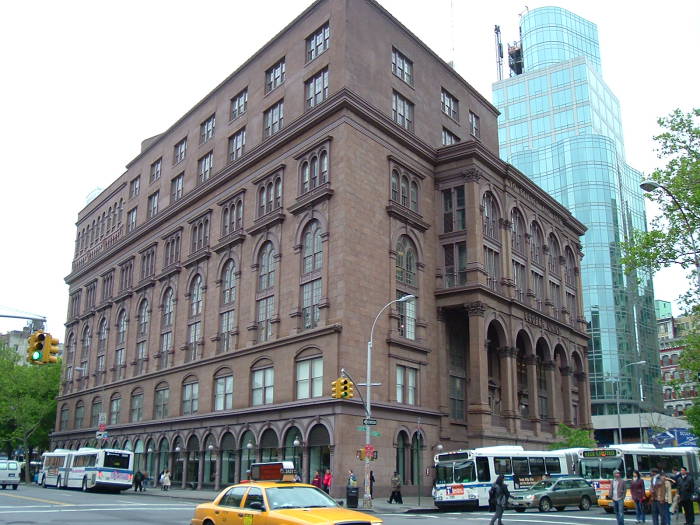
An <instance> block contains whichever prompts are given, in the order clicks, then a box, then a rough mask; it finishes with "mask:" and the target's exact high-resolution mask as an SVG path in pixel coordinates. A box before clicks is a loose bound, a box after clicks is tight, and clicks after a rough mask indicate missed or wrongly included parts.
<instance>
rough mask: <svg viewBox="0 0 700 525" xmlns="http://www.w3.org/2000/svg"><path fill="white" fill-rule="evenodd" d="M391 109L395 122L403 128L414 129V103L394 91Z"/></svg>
mask: <svg viewBox="0 0 700 525" xmlns="http://www.w3.org/2000/svg"><path fill="white" fill-rule="evenodd" d="M391 109H392V118H393V119H394V122H396V123H397V124H398V125H399V126H401V127H402V128H405V129H407V130H409V131H413V103H412V102H410V101H408V99H406V98H404V97H403V96H402V95H401V94H399V93H397V92H396V91H394V95H393V97H392V106H391Z"/></svg>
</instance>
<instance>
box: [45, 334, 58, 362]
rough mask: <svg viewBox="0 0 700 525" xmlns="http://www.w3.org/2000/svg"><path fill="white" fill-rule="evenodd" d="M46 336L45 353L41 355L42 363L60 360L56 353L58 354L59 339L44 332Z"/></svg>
mask: <svg viewBox="0 0 700 525" xmlns="http://www.w3.org/2000/svg"><path fill="white" fill-rule="evenodd" d="M42 335H43V336H44V349H43V355H42V356H41V362H42V363H55V362H56V361H58V358H57V357H56V354H58V350H59V349H58V339H56V338H55V337H51V334H48V333H46V334H42Z"/></svg>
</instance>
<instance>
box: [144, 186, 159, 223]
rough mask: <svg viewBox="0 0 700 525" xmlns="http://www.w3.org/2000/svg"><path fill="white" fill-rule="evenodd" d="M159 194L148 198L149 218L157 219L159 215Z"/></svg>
mask: <svg viewBox="0 0 700 525" xmlns="http://www.w3.org/2000/svg"><path fill="white" fill-rule="evenodd" d="M158 193H159V192H155V193H152V194H151V195H149V196H148V211H147V214H148V218H149V219H150V218H151V217H155V216H156V214H157V213H158Z"/></svg>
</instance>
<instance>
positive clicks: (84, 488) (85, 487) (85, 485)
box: [82, 478, 88, 492]
mask: <svg viewBox="0 0 700 525" xmlns="http://www.w3.org/2000/svg"><path fill="white" fill-rule="evenodd" d="M82 490H83V492H87V491H88V486H87V478H83V487H82Z"/></svg>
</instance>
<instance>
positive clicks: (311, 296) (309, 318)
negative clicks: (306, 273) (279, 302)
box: [301, 279, 321, 329]
mask: <svg viewBox="0 0 700 525" xmlns="http://www.w3.org/2000/svg"><path fill="white" fill-rule="evenodd" d="M301 296H302V317H303V320H304V329H307V328H315V327H316V326H318V322H319V320H320V319H321V313H320V310H319V307H318V305H319V304H320V303H321V279H316V280H315V281H311V282H308V283H306V284H303V285H302V286H301Z"/></svg>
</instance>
